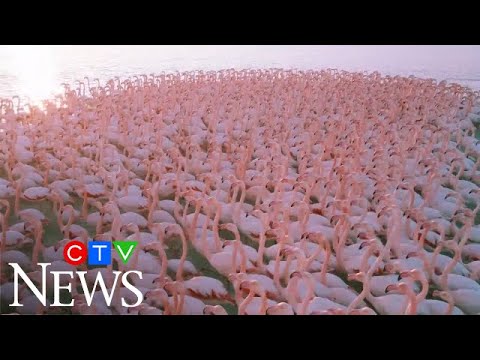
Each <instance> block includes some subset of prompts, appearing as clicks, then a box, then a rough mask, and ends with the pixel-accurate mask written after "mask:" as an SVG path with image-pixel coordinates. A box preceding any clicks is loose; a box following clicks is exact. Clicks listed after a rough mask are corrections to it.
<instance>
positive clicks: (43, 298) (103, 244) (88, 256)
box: [8, 241, 143, 307]
mask: <svg viewBox="0 0 480 360" xmlns="http://www.w3.org/2000/svg"><path fill="white" fill-rule="evenodd" d="M112 246H113V249H115V251H116V252H117V254H118V256H119V257H120V259H121V260H122V262H123V263H124V264H125V265H126V264H127V263H128V262H129V260H130V259H131V257H132V255H133V253H134V252H135V248H136V247H137V242H136V241H113V242H108V241H89V242H88V246H86V245H85V244H84V243H83V242H81V241H70V242H69V243H68V244H66V245H65V247H64V249H63V257H64V259H65V261H66V262H67V263H68V264H70V265H73V266H78V265H81V264H83V263H85V261H87V264H88V265H93V266H109V265H111V264H112ZM8 264H9V265H10V266H11V267H12V268H13V271H14V273H13V284H14V298H13V303H11V304H10V305H9V306H23V305H22V304H21V301H19V291H18V290H19V278H21V279H22V280H23V282H24V284H25V285H26V286H28V287H29V288H30V290H31V291H32V293H33V295H34V296H35V297H36V298H37V299H38V300H39V301H40V302H41V304H42V305H43V306H47V290H48V289H47V274H50V275H51V276H52V277H53V284H52V285H53V303H51V304H50V306H70V307H71V306H74V304H75V299H72V300H71V301H70V302H69V303H62V302H61V301H60V290H63V289H65V290H68V291H69V292H70V294H72V281H69V282H68V285H64V283H65V281H64V279H65V277H67V278H70V279H72V280H73V279H74V276H75V275H76V276H77V277H78V279H79V280H80V285H81V287H82V290H83V294H84V296H85V301H86V303H87V306H91V304H92V301H93V297H94V294H95V293H96V292H97V288H98V287H99V288H100V291H101V293H102V295H103V297H104V299H105V302H106V304H107V305H108V306H110V304H111V302H112V299H113V296H114V294H115V290H116V289H117V287H118V286H117V284H118V282H119V279H120V282H121V283H122V285H123V286H124V287H125V288H127V289H128V290H130V291H131V292H132V293H134V294H135V296H136V297H137V301H136V302H135V303H134V304H128V303H127V302H126V301H125V299H124V298H123V297H122V299H121V303H122V306H124V307H135V306H138V305H140V303H141V302H142V301H143V294H142V292H141V291H140V290H139V289H137V288H136V287H135V286H134V285H133V284H132V283H131V282H130V281H129V279H128V276H129V275H130V274H135V275H137V276H138V277H139V278H140V279H142V277H143V275H142V273H141V272H140V271H137V270H129V271H126V272H124V273H123V272H122V271H112V274H113V284H111V287H110V289H109V288H108V286H107V283H106V282H105V280H104V278H103V274H102V272H101V271H98V272H97V275H96V278H95V282H94V283H93V287H92V289H91V290H90V289H89V284H88V281H87V277H86V275H87V272H88V271H75V272H74V271H48V269H47V268H48V266H50V265H51V263H38V266H40V267H41V275H42V276H41V284H40V289H39V288H37V287H36V285H35V284H34V283H33V282H32V280H31V279H30V278H29V276H28V274H26V273H25V271H23V269H22V268H21V267H20V266H19V265H18V264H17V263H8ZM62 277H63V278H62ZM62 280H63V281H62ZM62 283H63V284H62Z"/></svg>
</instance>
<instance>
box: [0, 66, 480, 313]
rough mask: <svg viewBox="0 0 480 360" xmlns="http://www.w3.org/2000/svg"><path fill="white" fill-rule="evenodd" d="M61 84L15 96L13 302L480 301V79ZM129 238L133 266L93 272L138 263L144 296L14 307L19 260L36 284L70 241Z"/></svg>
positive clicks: (2, 212)
mask: <svg viewBox="0 0 480 360" xmlns="http://www.w3.org/2000/svg"><path fill="white" fill-rule="evenodd" d="M64 87H65V91H64V93H63V94H62V95H59V96H57V97H56V98H54V99H51V100H46V101H44V102H43V106H42V107H40V106H34V105H32V104H24V105H21V102H20V99H19V98H18V97H16V98H13V99H2V100H1V107H0V109H1V111H0V220H1V222H0V224H1V230H2V231H1V233H0V244H1V245H0V251H1V277H0V284H1V288H0V296H1V303H2V307H1V312H2V313H4V314H5V313H16V314H53V313H72V314H124V315H133V314H137V315H162V314H163V315H203V314H205V315H227V314H238V315H294V314H297V315H348V314H350V315H376V314H382V315H383V314H391V315H403V314H406V315H407V314H408V315H414V314H417V315H433V314H435V315H443V314H445V315H450V314H452V315H461V314H479V313H480V283H479V279H480V225H479V224H480V217H479V216H478V211H479V209H480V188H479V186H478V184H479V183H480V169H479V165H480V142H479V140H477V137H476V134H477V127H478V126H479V124H480V96H479V95H480V94H479V93H478V92H474V91H472V90H471V89H468V88H465V87H461V86H460V85H456V84H448V83H446V82H440V83H439V82H436V81H435V80H425V79H418V78H414V77H409V78H405V77H400V76H395V77H391V76H382V75H381V74H379V73H378V72H374V73H370V74H365V73H351V72H345V71H337V70H330V69H328V70H322V71H298V70H282V69H268V70H241V71H238V70H234V69H228V70H222V71H206V72H204V71H192V72H184V73H174V74H161V75H154V74H151V75H140V76H134V77H132V78H129V79H126V80H124V81H121V80H120V78H118V77H117V78H114V79H112V80H110V81H108V82H107V83H106V84H105V85H104V86H101V84H100V81H98V79H95V80H93V81H90V79H88V78H84V80H83V81H77V82H76V83H75V84H74V85H73V87H75V88H72V86H70V85H68V84H64ZM126 239H127V240H135V241H138V246H137V248H136V249H135V253H134V254H133V256H132V260H131V261H130V262H128V264H123V263H122V262H121V261H119V258H118V256H116V255H113V256H114V261H113V264H112V265H110V266H107V267H95V268H88V266H86V265H82V269H83V270H88V273H87V276H86V279H87V281H89V282H90V285H93V283H94V282H95V278H96V277H95V276H96V274H97V273H98V272H102V273H103V274H105V277H106V278H108V274H109V273H111V271H112V270H114V269H120V270H123V271H127V270H132V269H134V270H139V271H141V272H142V273H143V278H142V279H138V278H137V279H133V280H134V282H135V286H136V287H137V288H138V289H140V291H141V292H142V294H143V295H144V300H143V302H142V303H141V304H140V305H138V306H136V307H132V308H127V307H124V306H122V305H121V303H120V301H115V300H114V301H113V303H112V304H111V305H110V306H107V304H106V303H105V301H104V299H103V298H102V296H101V292H100V291H97V292H96V293H95V294H94V296H93V303H92V304H93V305H92V306H87V305H86V302H85V294H82V293H81V292H75V294H73V298H74V299H75V300H76V301H75V306H73V307H72V308H58V307H50V306H43V305H42V304H41V303H40V302H39V301H38V299H37V298H36V297H35V296H34V295H33V294H32V292H31V290H30V288H29V287H26V286H23V287H21V291H20V295H19V296H20V299H21V300H20V301H21V302H22V304H24V306H22V307H16V308H15V307H9V306H8V304H10V303H12V299H13V276H12V271H10V270H11V269H9V267H8V266H6V264H7V263H9V262H16V263H18V264H19V265H20V266H21V267H22V268H23V269H25V270H26V271H28V274H29V276H30V278H31V279H32V281H33V282H34V283H37V285H38V284H39V282H40V281H41V272H40V269H39V266H38V263H40V262H50V263H51V269H52V270H53V269H54V270H65V271H69V270H72V269H73V270H75V268H74V267H73V266H72V265H69V264H68V263H66V262H65V261H64V258H63V248H64V247H65V245H66V244H67V243H68V242H69V241H71V240H78V241H82V242H84V243H86V242H87V241H92V240H101V241H122V240H126ZM50 286H52V283H51V281H48V278H47V287H50ZM110 286H111V285H110ZM118 291H119V292H120V293H121V294H123V296H125V297H126V298H127V299H128V297H129V296H131V295H132V294H131V293H129V291H128V289H126V288H124V287H120V288H119V289H118ZM134 300H135V299H132V303H133V302H134ZM127 301H128V300H127Z"/></svg>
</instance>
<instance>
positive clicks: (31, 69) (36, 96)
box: [8, 45, 58, 107]
mask: <svg viewBox="0 0 480 360" xmlns="http://www.w3.org/2000/svg"><path fill="white" fill-rule="evenodd" d="M8 49H9V55H10V59H11V64H10V68H9V71H10V72H11V73H12V75H14V76H15V77H17V79H18V86H19V89H18V90H19V91H20V94H22V95H23V96H24V98H27V101H22V104H23V105H25V102H30V104H31V105H36V106H39V107H42V106H43V104H42V100H45V99H48V98H50V97H51V96H52V95H53V94H54V93H55V92H58V84H56V80H55V59H54V56H53V53H52V50H53V49H52V48H51V47H50V46H38V45H15V46H9V47H8Z"/></svg>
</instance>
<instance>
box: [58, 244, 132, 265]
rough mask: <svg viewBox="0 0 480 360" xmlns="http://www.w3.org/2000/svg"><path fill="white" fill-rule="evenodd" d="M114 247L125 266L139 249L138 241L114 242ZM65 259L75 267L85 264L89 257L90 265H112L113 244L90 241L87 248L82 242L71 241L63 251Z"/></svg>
mask: <svg viewBox="0 0 480 360" xmlns="http://www.w3.org/2000/svg"><path fill="white" fill-rule="evenodd" d="M113 247H114V248H115V250H116V252H117V253H118V255H119V256H120V259H122V261H123V263H124V264H127V263H128V260H129V259H130V257H131V256H132V254H133V252H134V250H135V248H136V247H137V242H136V241H114V242H113ZM63 257H64V259H65V261H66V262H67V263H69V264H70V265H73V266H77V265H80V264H83V263H84V262H85V260H87V257H88V265H110V264H111V263H112V243H111V242H109V241H89V242H88V256H87V247H86V246H85V244H84V243H82V242H81V241H70V242H69V243H68V244H67V245H65V247H64V249H63Z"/></svg>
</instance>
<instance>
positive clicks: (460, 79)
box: [0, 45, 480, 102]
mask: <svg viewBox="0 0 480 360" xmlns="http://www.w3.org/2000/svg"><path fill="white" fill-rule="evenodd" d="M232 67H235V68H268V67H283V68H299V69H321V68H338V69H344V70H352V71H375V70H377V71H380V72H381V73H383V74H389V75H397V74H399V75H404V76H409V75H414V76H418V77H425V78H435V79H438V80H447V81H452V82H456V83H460V84H462V85H466V86H470V87H472V88H474V89H476V90H479V89H480V46H473V45H472V46H446V45H416V46H399V45H375V46H360V45H310V46H304V45H291V46H290V45H275V46H273V45H267V46H266V45H248V46H246V45H222V46H213V45H189V46H184V45H162V46H160V45H116V46H113V45H112V46H110V45H109V46H105V45H94V46H92V45H88V46H87V45H81V46H80V45H65V46H46V45H44V46H32V45H30V46H26V45H21V46H15V45H10V46H6V45H1V46H0V97H11V96H14V95H20V96H22V97H25V98H29V99H30V101H32V102H38V101H39V100H41V99H45V98H49V97H50V96H51V95H52V94H54V93H57V92H59V91H60V90H61V89H62V87H61V86H60V84H61V83H62V82H67V83H70V84H72V83H73V82H74V81H75V80H78V79H80V80H81V79H83V77H84V76H89V77H90V78H92V79H93V78H100V80H102V81H105V80H107V79H110V78H112V77H114V76H120V77H121V78H124V77H127V76H130V75H134V74H141V73H146V74H150V73H153V72H154V73H159V72H162V71H175V70H179V71H184V70H192V69H204V70H207V69H221V68H232Z"/></svg>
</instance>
